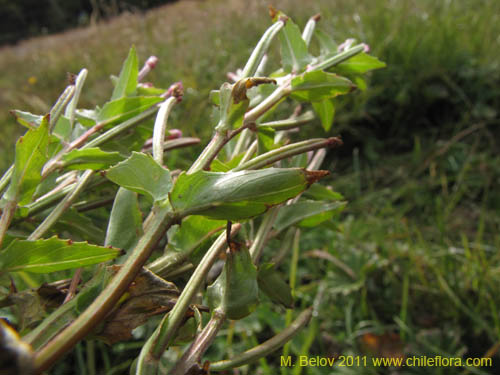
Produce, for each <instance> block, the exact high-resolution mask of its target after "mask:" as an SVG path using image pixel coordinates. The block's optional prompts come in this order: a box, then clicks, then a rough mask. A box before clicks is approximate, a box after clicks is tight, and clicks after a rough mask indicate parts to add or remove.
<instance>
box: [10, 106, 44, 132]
mask: <svg viewBox="0 0 500 375" xmlns="http://www.w3.org/2000/svg"><path fill="white" fill-rule="evenodd" d="M10 113H11V114H12V115H13V116H14V117H15V118H16V121H17V122H18V123H19V124H21V125H22V126H25V127H27V128H28V129H31V128H37V127H38V126H39V125H40V123H41V122H42V119H43V116H40V115H34V114H33V113H30V112H24V111H20V110H18V109H14V110H12V111H10Z"/></svg>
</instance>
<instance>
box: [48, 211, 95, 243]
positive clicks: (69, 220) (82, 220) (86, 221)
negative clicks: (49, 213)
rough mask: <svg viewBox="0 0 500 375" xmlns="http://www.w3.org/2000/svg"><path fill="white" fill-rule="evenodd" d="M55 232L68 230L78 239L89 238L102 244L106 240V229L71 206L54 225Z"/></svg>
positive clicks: (72, 236)
mask: <svg viewBox="0 0 500 375" xmlns="http://www.w3.org/2000/svg"><path fill="white" fill-rule="evenodd" d="M53 229H54V232H55V233H62V232H63V231H68V232H69V233H71V238H73V239H74V238H76V239H77V240H88V241H90V242H93V243H96V244H100V243H103V241H104V231H103V230H102V228H101V227H98V226H97V225H96V224H94V222H93V221H92V220H91V219H90V218H89V217H87V216H85V215H84V214H83V213H80V212H78V211H77V210H75V209H73V208H70V209H69V210H67V211H65V212H64V214H63V215H62V216H61V218H60V219H59V220H58V221H57V223H56V224H55V225H54V227H53Z"/></svg>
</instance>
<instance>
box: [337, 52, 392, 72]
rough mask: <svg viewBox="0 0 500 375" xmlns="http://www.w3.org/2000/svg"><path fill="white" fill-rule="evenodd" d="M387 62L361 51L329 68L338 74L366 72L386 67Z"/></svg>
mask: <svg viewBox="0 0 500 375" xmlns="http://www.w3.org/2000/svg"><path fill="white" fill-rule="evenodd" d="M385 67H386V64H385V63H384V62H382V61H380V60H379V59H377V58H376V57H375V56H372V55H368V54H367V53H364V52H362V53H359V54H357V55H354V56H353V57H351V58H349V59H348V60H346V61H344V62H341V63H340V64H338V65H335V66H334V67H332V68H330V69H329V70H330V71H332V72H335V73H338V74H351V73H358V74H362V73H366V72H369V71H370V70H375V69H381V68H385Z"/></svg>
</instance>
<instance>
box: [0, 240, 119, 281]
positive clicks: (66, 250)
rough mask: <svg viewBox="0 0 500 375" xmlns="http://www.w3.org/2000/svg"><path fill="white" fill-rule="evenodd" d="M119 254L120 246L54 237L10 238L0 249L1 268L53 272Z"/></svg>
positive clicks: (15, 270)
mask: <svg viewBox="0 0 500 375" xmlns="http://www.w3.org/2000/svg"><path fill="white" fill-rule="evenodd" d="M119 254H120V250H119V249H113V248H107V247H102V246H96V245H90V244H89V243H87V242H72V241H71V240H62V239H59V238H57V237H52V238H50V239H47V240H37V241H28V240H21V241H14V242H12V243H11V244H10V246H9V247H8V248H7V249H5V250H4V251H3V252H2V253H0V269H1V270H2V271H3V272H17V271H25V272H35V273H45V272H54V271H61V270H67V269H72V268H79V267H83V266H88V265H91V264H96V263H101V262H105V261H107V260H110V259H113V258H116V257H117V256H118V255H119Z"/></svg>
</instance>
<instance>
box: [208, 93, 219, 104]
mask: <svg viewBox="0 0 500 375" xmlns="http://www.w3.org/2000/svg"><path fill="white" fill-rule="evenodd" d="M208 101H209V102H211V103H212V104H213V105H216V106H217V107H218V106H220V90H211V91H210V94H209V95H208Z"/></svg>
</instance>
